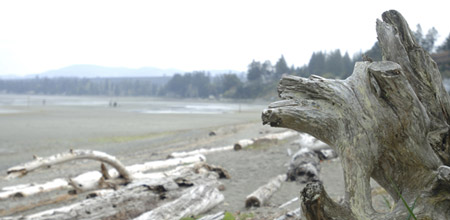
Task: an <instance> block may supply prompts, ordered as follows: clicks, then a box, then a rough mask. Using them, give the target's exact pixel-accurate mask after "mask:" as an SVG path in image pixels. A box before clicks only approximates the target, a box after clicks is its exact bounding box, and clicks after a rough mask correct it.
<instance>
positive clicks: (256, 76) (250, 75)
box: [247, 60, 263, 81]
mask: <svg viewBox="0 0 450 220" xmlns="http://www.w3.org/2000/svg"><path fill="white" fill-rule="evenodd" d="M261 69H262V68H261V63H260V62H256V61H255V60H253V61H252V63H250V65H248V71H247V79H248V81H258V80H262V75H263V72H262V71H261Z"/></svg>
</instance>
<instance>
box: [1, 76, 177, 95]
mask: <svg viewBox="0 0 450 220" xmlns="http://www.w3.org/2000/svg"><path fill="white" fill-rule="evenodd" d="M169 80H170V77H149V78H66V77H61V78H47V77H44V78H40V77H35V78H31V79H8V80H0V93H14V94H43V95H103V96H156V95H158V92H159V89H160V88H161V87H162V86H163V85H165V84H166V83H167V82H168V81H169Z"/></svg>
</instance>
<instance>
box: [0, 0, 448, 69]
mask: <svg viewBox="0 0 450 220" xmlns="http://www.w3.org/2000/svg"><path fill="white" fill-rule="evenodd" d="M447 5H448V3H446V1H434V0H427V1H411V0H408V1H393V0H374V1H343V0H341V1H336V0H330V1H320V0H314V1H300V0H292V1H283V0H274V1H264V0H256V1H249V0H224V1H215V0H204V1H200V0H160V1H111V0H107V1H95V0H88V1H82V0H74V1H70V0H66V1H64V0H56V1H38V0H30V1H21V0H14V1H1V2H0V75H10V74H19V75H26V74H33V73H40V72H43V71H47V70H51V69H58V68H62V67H65V66H69V65H74V64H95V65H102V66H110V67H130V68H140V67H146V66H151V67H158V68H176V69H180V70H184V71H192V70H213V69H216V70H217V69H232V70H238V71H245V70H246V69H247V65H248V64H249V63H250V62H251V61H252V60H257V61H265V60H270V61H271V62H272V63H273V64H275V62H276V61H277V59H278V58H279V57H280V56H281V55H282V54H283V55H284V57H285V59H286V61H287V63H288V65H295V66H302V65H304V64H306V63H308V61H309V58H310V57H311V54H312V53H313V52H315V51H330V50H334V49H340V50H341V52H342V53H345V52H346V51H348V52H349V54H350V56H352V55H353V54H354V53H355V52H358V51H360V50H363V51H364V50H367V49H369V48H370V47H371V46H372V45H373V44H374V43H375V41H376V33H375V21H376V19H377V18H381V13H382V12H384V11H386V10H389V9H396V10H398V11H399V12H400V13H402V14H403V16H404V17H405V18H406V19H407V21H408V23H409V25H410V27H411V28H412V29H413V30H415V29H416V25H417V24H418V23H420V24H421V25H422V29H423V31H424V32H425V33H426V31H427V30H428V29H429V28H431V27H433V26H434V27H435V28H436V29H437V30H438V32H439V38H438V44H440V43H442V42H443V41H444V39H445V38H446V37H447V36H448V35H449V33H450V24H449V21H450V13H449V12H448V7H447Z"/></svg>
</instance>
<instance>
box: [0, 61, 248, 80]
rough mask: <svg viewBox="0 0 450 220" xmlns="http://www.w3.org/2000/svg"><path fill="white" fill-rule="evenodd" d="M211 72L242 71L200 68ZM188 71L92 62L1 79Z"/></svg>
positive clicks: (158, 74) (166, 74)
mask: <svg viewBox="0 0 450 220" xmlns="http://www.w3.org/2000/svg"><path fill="white" fill-rule="evenodd" d="M199 71H205V72H208V73H211V75H217V74H222V73H240V72H239V71H235V70H199ZM186 72H188V71H183V70H179V69H173V68H170V69H160V68H156V67H142V68H137V69H133V68H126V67H105V66H98V65H90V64H78V65H72V66H68V67H63V68H61V69H56V70H49V71H45V72H42V73H38V74H30V75H25V76H18V75H3V76H0V79H20V78H35V77H46V78H59V77H67V78H73V77H76V78H135V77H172V76H173V75H175V74H177V73H180V74H184V73H186Z"/></svg>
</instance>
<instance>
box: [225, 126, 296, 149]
mask: <svg viewBox="0 0 450 220" xmlns="http://www.w3.org/2000/svg"><path fill="white" fill-rule="evenodd" d="M297 135H298V132H295V131H285V132H281V133H275V134H267V135H264V136H262V137H258V138H252V139H243V140H240V141H238V142H237V143H236V144H234V150H236V151H238V150H241V149H242V148H245V147H248V146H251V145H257V144H262V143H266V142H273V141H280V140H285V139H287V138H292V137H295V136H297Z"/></svg>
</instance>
